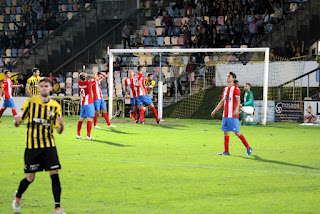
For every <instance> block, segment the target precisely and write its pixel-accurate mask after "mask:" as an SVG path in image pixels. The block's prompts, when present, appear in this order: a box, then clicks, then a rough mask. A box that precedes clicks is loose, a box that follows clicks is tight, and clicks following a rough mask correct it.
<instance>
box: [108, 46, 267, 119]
mask: <svg viewBox="0 0 320 214" xmlns="http://www.w3.org/2000/svg"><path fill="white" fill-rule="evenodd" d="M198 53H206V54H215V53H228V54H230V53H238V54H239V53H240V54H242V53H264V59H261V60H262V62H263V77H262V78H263V83H261V86H262V84H263V118H262V124H263V125H266V122H267V109H268V102H267V101H268V76H269V48H218V49H215V48H201V49H192V48H191V49H184V48H182V49H108V55H109V77H113V75H114V67H113V62H114V57H115V56H117V55H120V54H158V55H159V57H160V75H159V81H158V115H159V118H162V116H163V81H164V80H163V79H162V77H161V76H162V75H161V72H162V69H161V66H162V63H161V57H162V55H163V54H198ZM260 64H261V63H260ZM247 69H250V68H247ZM229 71H232V70H229ZM236 75H238V73H236ZM113 84H114V83H113V78H108V89H109V102H108V113H109V117H110V119H111V118H112V115H113V93H114V91H113V90H114V88H113V87H114V86H113ZM224 84H225V85H226V83H224ZM212 108H214V106H212Z"/></svg>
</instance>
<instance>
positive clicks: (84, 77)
mask: <svg viewBox="0 0 320 214" xmlns="http://www.w3.org/2000/svg"><path fill="white" fill-rule="evenodd" d="M79 78H80V80H82V81H85V80H86V79H87V76H86V74H85V73H80V74H79Z"/></svg>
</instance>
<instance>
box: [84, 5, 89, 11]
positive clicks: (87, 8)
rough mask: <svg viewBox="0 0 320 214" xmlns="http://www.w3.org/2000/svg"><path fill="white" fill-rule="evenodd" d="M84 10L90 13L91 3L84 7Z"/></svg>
mask: <svg viewBox="0 0 320 214" xmlns="http://www.w3.org/2000/svg"><path fill="white" fill-rule="evenodd" d="M84 8H86V10H87V11H90V3H86V4H85V5H84Z"/></svg>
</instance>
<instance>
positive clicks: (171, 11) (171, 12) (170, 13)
mask: <svg viewBox="0 0 320 214" xmlns="http://www.w3.org/2000/svg"><path fill="white" fill-rule="evenodd" d="M168 15H170V16H173V10H172V9H171V8H170V9H168Z"/></svg>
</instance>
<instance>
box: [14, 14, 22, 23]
mask: <svg viewBox="0 0 320 214" xmlns="http://www.w3.org/2000/svg"><path fill="white" fill-rule="evenodd" d="M15 19H16V22H20V21H21V15H20V14H17V15H16V18H15Z"/></svg>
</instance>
